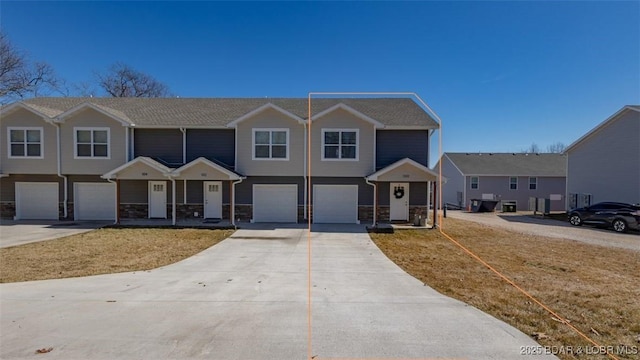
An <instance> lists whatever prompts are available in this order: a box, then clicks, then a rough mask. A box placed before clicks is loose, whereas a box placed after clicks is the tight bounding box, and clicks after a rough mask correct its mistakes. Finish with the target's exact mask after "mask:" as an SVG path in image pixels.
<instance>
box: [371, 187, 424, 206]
mask: <svg viewBox="0 0 640 360" xmlns="http://www.w3.org/2000/svg"><path fill="white" fill-rule="evenodd" d="M390 184H391V183H388V182H382V183H378V204H379V205H381V206H389V200H390V197H391V190H390V188H389V186H390ZM369 187H370V186H369ZM409 205H411V206H426V205H427V183H426V182H412V183H409Z"/></svg>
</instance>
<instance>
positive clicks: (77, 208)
mask: <svg viewBox="0 0 640 360" xmlns="http://www.w3.org/2000/svg"><path fill="white" fill-rule="evenodd" d="M73 204H74V209H73V210H74V211H73V216H74V218H75V219H76V220H115V218H116V214H115V211H116V187H115V185H114V184H110V183H106V184H105V183H75V184H74V194H73Z"/></svg>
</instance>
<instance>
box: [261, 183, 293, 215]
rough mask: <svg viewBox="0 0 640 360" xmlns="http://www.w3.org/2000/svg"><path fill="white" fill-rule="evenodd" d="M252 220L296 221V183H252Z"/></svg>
mask: <svg viewBox="0 0 640 360" xmlns="http://www.w3.org/2000/svg"><path fill="white" fill-rule="evenodd" d="M253 221H254V222H279V223H295V222H297V221H298V185H259V184H256V185H253Z"/></svg>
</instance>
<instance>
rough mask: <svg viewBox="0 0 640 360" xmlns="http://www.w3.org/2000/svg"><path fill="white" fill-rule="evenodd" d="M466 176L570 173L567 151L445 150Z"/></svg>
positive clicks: (559, 174)
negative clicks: (547, 152) (563, 152)
mask: <svg viewBox="0 0 640 360" xmlns="http://www.w3.org/2000/svg"><path fill="white" fill-rule="evenodd" d="M444 155H445V156H446V157H447V158H448V159H449V160H450V161H451V162H452V163H453V164H454V165H455V167H457V168H458V170H459V171H460V172H461V173H462V174H463V175H465V176H469V175H479V176H560V177H562V176H566V175H567V157H566V155H564V154H523V153H445V154H444Z"/></svg>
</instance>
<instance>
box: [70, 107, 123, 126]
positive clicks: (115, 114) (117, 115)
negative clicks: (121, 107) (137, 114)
mask: <svg viewBox="0 0 640 360" xmlns="http://www.w3.org/2000/svg"><path fill="white" fill-rule="evenodd" d="M86 109H93V110H95V111H97V112H99V113H101V114H103V115H105V116H107V117H110V118H112V119H114V120H116V121H119V122H120V123H121V124H122V125H124V126H129V125H134V124H133V122H132V121H131V120H130V119H129V118H128V117H127V116H126V115H125V114H124V113H122V112H121V111H118V110H115V109H111V108H109V107H106V106H104V105H99V104H93V103H90V102H84V103H81V104H79V105H76V106H74V107H72V108H71V109H69V110H67V111H65V112H63V113H62V114H60V115H58V116H57V118H58V120H59V121H60V122H64V121H65V119H68V118H70V117H72V116H73V115H74V114H77V113H78V112H80V111H82V110H86Z"/></svg>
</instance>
